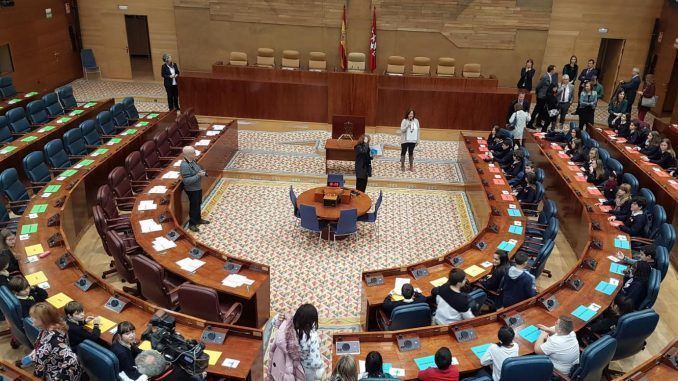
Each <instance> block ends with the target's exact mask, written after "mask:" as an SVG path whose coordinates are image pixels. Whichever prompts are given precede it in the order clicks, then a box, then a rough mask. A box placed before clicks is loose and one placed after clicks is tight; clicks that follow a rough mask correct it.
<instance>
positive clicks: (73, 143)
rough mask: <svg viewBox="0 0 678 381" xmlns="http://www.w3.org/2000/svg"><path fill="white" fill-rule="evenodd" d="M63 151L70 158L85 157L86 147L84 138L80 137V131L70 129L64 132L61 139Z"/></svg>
mask: <svg viewBox="0 0 678 381" xmlns="http://www.w3.org/2000/svg"><path fill="white" fill-rule="evenodd" d="M63 140H64V149H65V150H66V152H67V153H68V154H69V155H71V156H84V155H87V146H86V144H85V138H83V137H82V131H80V129H79V128H71V129H70V130H68V131H66V133H65V134H64V137H63Z"/></svg>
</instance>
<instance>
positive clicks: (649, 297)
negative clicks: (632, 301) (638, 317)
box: [638, 268, 662, 310]
mask: <svg viewBox="0 0 678 381" xmlns="http://www.w3.org/2000/svg"><path fill="white" fill-rule="evenodd" d="M661 281H662V274H661V272H660V271H659V270H657V269H655V268H651V269H650V277H649V278H648V279H647V294H646V295H645V299H643V301H642V302H640V305H639V306H638V310H646V309H649V308H652V307H653V306H654V302H656V301H657V296H658V295H659V285H660V284H661Z"/></svg>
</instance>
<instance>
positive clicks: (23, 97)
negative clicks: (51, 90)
mask: <svg viewBox="0 0 678 381" xmlns="http://www.w3.org/2000/svg"><path fill="white" fill-rule="evenodd" d="M45 94H46V92H41V93H39V92H37V91H31V92H29V93H17V94H16V95H15V96H13V97H10V98H7V99H3V100H0V116H2V115H5V113H6V112H7V111H9V110H11V109H13V108H14V107H26V105H27V104H29V103H30V102H33V101H35V100H38V99H40V98H41V97H42V96H43V95H45Z"/></svg>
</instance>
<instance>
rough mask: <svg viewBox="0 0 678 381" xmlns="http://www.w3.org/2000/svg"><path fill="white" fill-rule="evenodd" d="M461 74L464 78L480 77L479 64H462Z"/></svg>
mask: <svg viewBox="0 0 678 381" xmlns="http://www.w3.org/2000/svg"><path fill="white" fill-rule="evenodd" d="M461 76H462V77H464V78H480V64H477V63H467V64H464V69H463V70H462V72H461Z"/></svg>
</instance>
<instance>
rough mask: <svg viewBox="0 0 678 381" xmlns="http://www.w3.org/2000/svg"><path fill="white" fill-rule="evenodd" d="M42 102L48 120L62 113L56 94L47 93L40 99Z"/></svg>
mask: <svg viewBox="0 0 678 381" xmlns="http://www.w3.org/2000/svg"><path fill="white" fill-rule="evenodd" d="M42 101H43V102H44V103H45V110H47V114H48V115H49V117H50V118H56V117H57V116H59V115H62V114H63V113H64V109H63V107H61V104H59V98H58V97H57V95H56V93H47V94H45V95H44V96H43V97H42Z"/></svg>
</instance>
